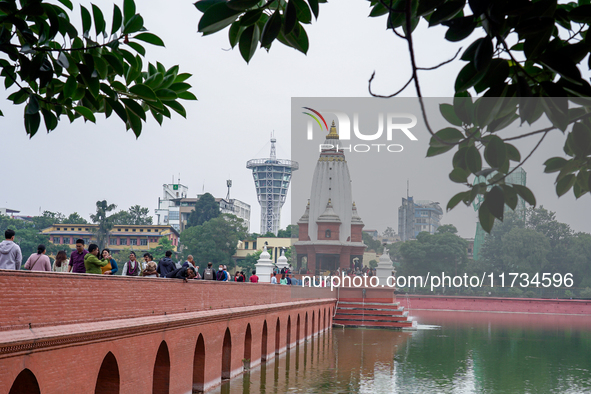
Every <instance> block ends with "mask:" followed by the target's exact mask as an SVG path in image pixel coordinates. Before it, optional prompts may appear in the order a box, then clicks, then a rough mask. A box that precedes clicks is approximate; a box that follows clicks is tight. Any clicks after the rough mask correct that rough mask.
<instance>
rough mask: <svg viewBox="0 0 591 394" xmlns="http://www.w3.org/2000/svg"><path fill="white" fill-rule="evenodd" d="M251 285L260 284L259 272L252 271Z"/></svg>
mask: <svg viewBox="0 0 591 394" xmlns="http://www.w3.org/2000/svg"><path fill="white" fill-rule="evenodd" d="M249 280H250V283H259V277H258V276H257V272H256V270H255V271H252V276H251V277H250V279H249Z"/></svg>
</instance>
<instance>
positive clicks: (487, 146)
mask: <svg viewBox="0 0 591 394" xmlns="http://www.w3.org/2000/svg"><path fill="white" fill-rule="evenodd" d="M322 2H324V1H321V0H306V1H305V0H288V1H280V0H270V1H264V2H263V1H257V0H230V1H225V0H199V1H197V2H196V3H195V6H196V7H197V9H198V10H199V11H201V12H203V15H202V16H201V19H200V21H199V31H200V32H202V33H203V34H204V35H208V34H212V33H216V32H218V31H220V30H222V29H224V28H226V27H228V26H229V31H228V35H229V40H230V45H231V46H232V48H234V47H235V46H236V45H238V49H239V51H240V54H241V55H242V57H243V58H244V60H245V61H246V62H249V61H250V59H251V58H252V57H253V56H254V54H255V52H256V49H257V47H261V48H265V49H266V50H270V48H271V45H272V44H273V42H275V41H276V40H277V41H279V42H280V43H282V44H284V45H287V46H290V47H292V48H295V49H296V50H298V51H300V52H302V53H304V54H305V53H307V51H308V48H309V40H308V36H307V33H306V31H305V29H304V25H306V24H311V23H312V20H313V17H314V19H318V16H319V3H322ZM369 7H370V11H369V17H371V18H379V20H380V23H384V22H385V26H386V28H387V29H389V30H391V31H392V34H393V35H395V36H396V37H397V38H400V39H402V40H404V41H405V42H406V44H407V48H408V61H409V63H410V65H411V73H410V75H409V79H408V81H407V82H406V84H404V85H403V86H402V87H401V88H400V89H399V90H398V91H396V92H393V93H392V94H388V95H381V94H376V93H374V91H373V87H372V81H373V79H374V75H375V73H374V74H372V75H371V77H370V78H369V82H368V89H369V93H370V94H371V95H372V96H374V97H382V98H389V97H394V96H397V95H398V94H400V93H401V92H402V91H404V90H405V89H406V88H407V87H408V86H411V85H412V86H414V88H415V91H416V95H417V96H418V98H419V102H420V104H421V108H422V112H423V121H424V124H425V126H426V128H427V130H428V131H429V133H430V135H431V140H430V146H429V149H428V151H427V157H431V156H436V155H440V154H443V153H445V152H448V151H453V152H454V155H453V159H452V164H453V170H452V171H451V173H450V174H449V177H450V179H451V181H453V182H456V183H460V184H464V185H465V186H466V188H467V190H466V191H464V192H461V193H458V194H457V195H455V196H454V197H452V198H451V199H450V201H449V203H448V205H447V209H448V210H449V209H453V208H454V207H455V206H456V205H458V204H459V203H460V202H463V203H465V204H466V205H470V204H471V203H472V202H473V201H474V200H475V199H476V198H482V199H483V202H482V203H481V204H480V206H479V208H478V214H479V220H480V223H481V225H482V227H483V228H484V230H486V231H487V232H490V231H491V229H492V227H493V225H494V223H495V220H500V221H502V220H503V211H504V206H505V205H508V206H509V207H511V208H512V209H514V208H515V205H516V204H517V200H518V198H517V197H518V196H520V197H521V198H523V199H524V200H525V201H526V202H527V203H528V204H530V205H532V206H535V205H536V199H535V197H534V194H533V193H532V192H531V190H530V189H529V188H527V187H525V186H522V185H514V184H509V183H507V182H505V179H506V177H507V176H508V175H509V174H511V173H512V172H513V171H515V170H516V169H517V168H519V167H521V166H522V165H523V164H524V163H525V162H526V161H527V160H528V159H529V157H530V156H531V155H532V154H533V152H534V151H535V150H537V149H538V148H539V146H540V145H541V144H542V142H543V140H544V138H545V137H546V136H547V135H548V133H550V132H556V131H560V132H562V133H563V134H564V147H563V151H556V152H555V156H554V157H549V158H548V160H547V161H546V162H545V166H546V168H545V172H547V173H555V172H556V173H558V175H557V177H556V181H555V185H556V193H557V195H558V196H562V195H564V194H565V193H567V192H568V191H570V190H572V192H573V194H574V195H575V197H576V198H580V197H581V196H583V195H585V194H586V193H588V192H589V191H590V187H591V100H589V99H588V97H589V96H591V85H590V84H589V82H588V81H587V80H586V78H584V77H583V75H582V74H581V70H580V69H581V68H583V69H585V68H588V67H591V60H590V61H589V64H588V65H587V64H585V63H584V61H585V59H591V57H589V56H588V55H589V53H590V52H591V40H590V39H587V35H588V32H589V24H590V23H591V16H590V15H591V4H589V1H588V0H578V1H573V2H568V3H561V4H559V3H558V1H557V0H548V1H528V0H469V1H466V0H370V1H369ZM420 21H425V22H426V23H427V24H428V26H429V28H440V27H441V26H443V27H445V28H446V31H445V33H444V37H443V38H444V39H445V40H447V41H450V42H460V41H464V40H466V39H468V41H467V42H466V49H465V50H464V51H463V52H462V53H461V55H460V52H461V51H458V52H457V53H456V54H455V55H453V54H450V56H449V59H442V61H441V62H440V63H439V64H436V65H423V64H418V62H417V59H416V57H415V46H416V45H418V44H420V43H417V42H415V41H414V40H413V34H412V33H413V31H414V30H415V29H416V27H417V26H418V24H419V22H420ZM327 38H328V37H327ZM330 39H331V40H334V39H338V37H332V36H331V37H330ZM429 44H430V45H433V43H429ZM459 55H460V58H459V61H462V62H465V65H464V67H463V68H462V69H461V71H460V72H459V73H458V75H457V76H456V78H455V82H453V91H454V100H453V104H444V103H442V104H441V106H440V112H441V114H442V115H443V117H444V118H445V119H446V120H447V122H449V127H445V128H443V129H441V130H433V129H432V128H431V126H430V123H429V119H428V118H429V117H428V114H427V113H426V111H425V106H424V103H423V100H422V97H423V95H422V92H421V84H420V74H421V73H423V72H427V71H430V70H434V69H437V68H439V67H442V66H444V65H445V64H448V63H450V62H452V61H455V60H456V58H457V57H458V56H459ZM450 88H452V87H451V86H450ZM450 90H451V89H450ZM543 116H544V117H545V118H547V119H548V120H549V121H550V123H551V126H550V127H545V128H542V129H539V130H533V131H531V132H522V131H521V130H520V128H519V127H515V126H516V125H518V124H524V123H526V124H529V125H532V124H534V123H535V122H536V121H537V120H538V119H540V118H542V117H543ZM511 126H513V127H511ZM501 130H504V131H507V130H509V132H508V133H504V134H503V135H500V134H499V131H501ZM517 139H527V140H528V141H532V143H531V145H530V146H532V149H531V150H530V151H529V152H527V153H525V152H524V153H525V154H523V155H522V153H521V152H520V151H519V149H517V148H516V147H515V146H514V145H513V144H512V141H514V140H517ZM487 165H488V166H489V168H486V166H487ZM494 171H496V175H494V176H491V177H490V178H488V179H486V177H487V175H489V174H491V173H492V172H494ZM470 179H476V181H471V180H470ZM480 179H486V180H485V181H480Z"/></svg>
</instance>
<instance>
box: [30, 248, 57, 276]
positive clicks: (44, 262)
mask: <svg viewBox="0 0 591 394" xmlns="http://www.w3.org/2000/svg"><path fill="white" fill-rule="evenodd" d="M25 269H27V270H31V271H51V262H50V261H49V257H47V255H46V254H45V245H39V246H37V253H33V254H32V255H31V257H29V258H28V259H27V262H26V263H25Z"/></svg>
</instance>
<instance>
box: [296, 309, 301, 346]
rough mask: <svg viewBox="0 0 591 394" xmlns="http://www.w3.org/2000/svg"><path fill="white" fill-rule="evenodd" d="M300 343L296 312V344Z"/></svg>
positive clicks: (298, 320) (298, 321)
mask: <svg viewBox="0 0 591 394" xmlns="http://www.w3.org/2000/svg"><path fill="white" fill-rule="evenodd" d="M299 343H300V314H299V313H298V319H297V320H296V344H299Z"/></svg>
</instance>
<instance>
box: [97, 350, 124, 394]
mask: <svg viewBox="0 0 591 394" xmlns="http://www.w3.org/2000/svg"><path fill="white" fill-rule="evenodd" d="M119 382H120V379H119V365H118V364H117V359H116V358H115V355H113V353H111V352H109V353H107V355H106V356H105V358H104V359H103V363H102V364H101V369H100V370H99V373H98V377H97V378H96V386H95V388H94V392H95V394H103V393H104V394H119V384H120V383H119Z"/></svg>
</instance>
